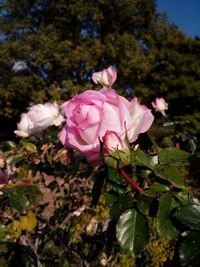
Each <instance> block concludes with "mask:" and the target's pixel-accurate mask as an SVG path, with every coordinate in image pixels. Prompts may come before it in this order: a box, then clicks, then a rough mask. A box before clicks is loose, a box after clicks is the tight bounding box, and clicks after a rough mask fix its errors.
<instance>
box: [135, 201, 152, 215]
mask: <svg viewBox="0 0 200 267" xmlns="http://www.w3.org/2000/svg"><path fill="white" fill-rule="evenodd" d="M153 200H154V199H153V198H151V197H146V196H143V197H142V198H141V199H139V200H138V201H137V207H138V209H139V211H140V212H141V213H143V214H144V215H147V216H148V215H149V213H150V208H151V204H152V202H153Z"/></svg>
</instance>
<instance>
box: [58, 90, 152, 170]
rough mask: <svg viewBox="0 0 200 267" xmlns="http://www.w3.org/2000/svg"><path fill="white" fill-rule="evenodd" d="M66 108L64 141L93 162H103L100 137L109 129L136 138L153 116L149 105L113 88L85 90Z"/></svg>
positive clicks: (133, 139)
mask: <svg viewBox="0 0 200 267" xmlns="http://www.w3.org/2000/svg"><path fill="white" fill-rule="evenodd" d="M63 109H64V112H65V116H66V118H67V121H66V124H65V126H64V128H63V129H62V131H61V135H60V140H61V142H62V144H63V145H65V146H66V147H69V148H73V149H75V150H77V151H79V152H80V153H81V155H83V156H85V157H86V159H87V160H88V162H89V163H90V164H92V165H94V166H95V165H96V166H97V165H100V164H101V157H100V142H99V139H100V140H101V141H102V138H103V136H104V135H105V134H106V132H107V131H114V132H116V133H117V134H118V135H119V137H120V138H121V139H122V140H123V141H124V140H125V138H126V136H127V138H128V141H129V142H134V141H135V140H136V139H137V138H138V135H139V134H140V133H144V132H146V131H147V130H148V129H149V128H150V126H151V124H152V122H153V119H154V117H153V115H152V113H151V110H150V109H148V108H147V107H145V106H143V105H141V104H139V103H137V102H135V101H131V102H129V101H128V100H127V99H125V98H124V97H122V96H119V95H118V94H117V93H116V91H115V90H113V89H112V88H104V89H102V90H100V91H92V90H88V91H85V92H83V93H81V94H79V95H77V96H75V97H73V98H72V99H71V100H69V101H68V102H66V103H65V104H64V105H63Z"/></svg>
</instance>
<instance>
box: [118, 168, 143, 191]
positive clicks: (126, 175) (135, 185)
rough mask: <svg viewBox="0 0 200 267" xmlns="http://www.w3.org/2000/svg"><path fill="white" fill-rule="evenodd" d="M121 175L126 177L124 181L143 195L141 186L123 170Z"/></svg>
mask: <svg viewBox="0 0 200 267" xmlns="http://www.w3.org/2000/svg"><path fill="white" fill-rule="evenodd" d="M120 173H121V175H122V176H123V177H124V179H125V180H126V181H127V182H128V183H129V184H130V185H132V186H133V187H134V188H135V189H136V191H138V192H139V193H140V194H141V193H143V189H142V188H141V187H140V186H139V185H137V184H136V183H135V182H134V181H133V180H132V179H131V178H130V177H129V176H128V174H127V173H126V172H125V171H124V170H123V169H121V170H120Z"/></svg>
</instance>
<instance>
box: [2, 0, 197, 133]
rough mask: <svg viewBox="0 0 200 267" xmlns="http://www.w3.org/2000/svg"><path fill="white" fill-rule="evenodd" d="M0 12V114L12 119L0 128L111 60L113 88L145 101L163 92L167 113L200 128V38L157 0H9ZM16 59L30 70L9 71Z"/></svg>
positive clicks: (71, 90)
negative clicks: (190, 35) (173, 18)
mask: <svg viewBox="0 0 200 267" xmlns="http://www.w3.org/2000/svg"><path fill="white" fill-rule="evenodd" d="M1 12H2V14H3V15H2V16H1V18H0V26H1V33H2V36H3V37H2V39H1V41H0V57H1V69H0V71H1V79H0V92H1V103H0V117H1V119H4V121H5V118H6V119H7V118H10V123H9V124H7V123H6V124H5V125H4V128H5V130H2V129H1V131H3V133H4V135H5V133H6V132H7V128H9V129H10V128H12V130H13V128H15V127H16V119H17V120H19V114H20V113H21V112H24V111H25V109H26V107H27V105H28V104H29V103H43V102H46V101H52V100H57V101H59V102H62V101H63V100H67V99H68V98H69V97H71V96H73V95H74V94H76V93H78V92H80V91H82V90H83V88H93V85H92V83H91V78H90V77H91V73H92V72H94V71H95V70H101V69H103V68H105V67H108V66H109V65H111V64H115V65H116V67H117V71H118V74H119V77H120V79H118V80H117V85H118V88H130V89H131V90H130V91H131V92H132V91H134V94H136V95H138V96H141V97H143V99H149V102H148V104H150V102H151V101H152V100H153V98H154V97H156V96H163V97H165V98H166V100H167V101H168V102H170V110H169V112H170V113H171V114H176V115H184V118H189V120H190V121H191V122H192V125H193V127H194V129H193V131H195V129H196V130H198V129H197V128H198V125H199V124H198V122H199V117H200V116H199V112H198V103H199V97H200V96H199V75H200V69H199V47H200V40H199V39H195V40H193V39H190V38H187V37H186V36H185V35H184V34H183V33H182V32H180V30H178V29H177V27H175V26H174V25H172V24H170V22H169V21H168V19H167V18H166V16H164V15H163V14H158V13H157V12H156V1H155V0H148V1H145V0H142V1H141V0H134V1H133V0H126V1H122V0H120V1H119V0H117V1H116V0H115V1H112V2H107V1H102V0H98V1H93V0H90V1H88V2H87V5H85V2H84V1H82V0H79V1H68V2H66V1H63V0H59V1H50V2H49V1H47V0H45V1H40V0H37V1H34V2H31V1H28V0H22V1H20V4H19V3H18V2H17V1H13V0H7V1H3V2H2V3H1ZM20 60H23V61H25V62H26V64H27V69H25V70H22V71H18V72H17V71H16V72H14V71H12V67H13V65H14V63H15V62H17V61H20ZM128 96H129V97H131V95H128ZM172 101H173V102H172ZM177 103H179V104H180V106H181V107H184V108H180V109H177V108H176V107H177V106H176V104H177ZM191 107H192V109H191ZM188 116H189V117H188ZM11 118H12V119H11ZM7 133H8V132H7ZM4 138H5V137H4Z"/></svg>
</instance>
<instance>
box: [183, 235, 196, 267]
mask: <svg viewBox="0 0 200 267" xmlns="http://www.w3.org/2000/svg"><path fill="white" fill-rule="evenodd" d="M199 238H200V232H199V231H191V232H190V233H189V234H188V235H187V236H186V237H185V238H184V240H183V241H182V243H181V245H180V248H179V254H180V260H181V266H183V267H185V266H187V267H198V266H199V262H200V253H199V252H200V244H199Z"/></svg>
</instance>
